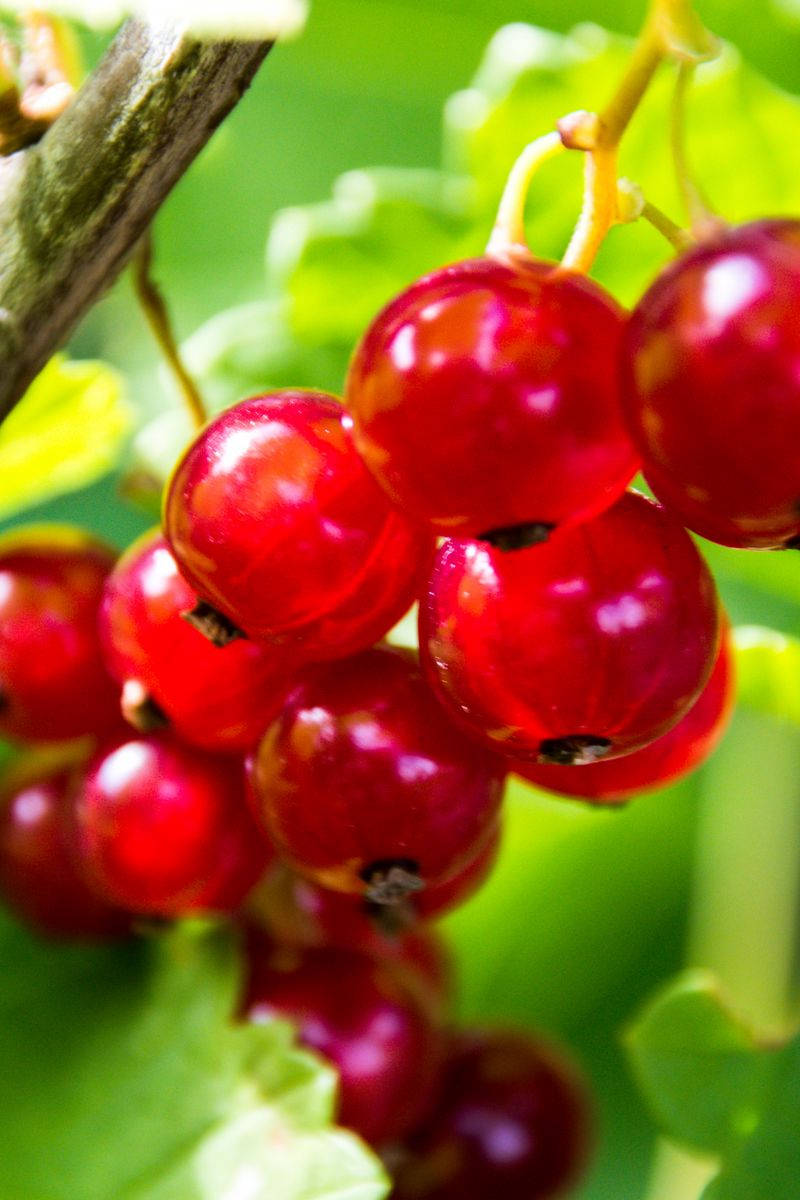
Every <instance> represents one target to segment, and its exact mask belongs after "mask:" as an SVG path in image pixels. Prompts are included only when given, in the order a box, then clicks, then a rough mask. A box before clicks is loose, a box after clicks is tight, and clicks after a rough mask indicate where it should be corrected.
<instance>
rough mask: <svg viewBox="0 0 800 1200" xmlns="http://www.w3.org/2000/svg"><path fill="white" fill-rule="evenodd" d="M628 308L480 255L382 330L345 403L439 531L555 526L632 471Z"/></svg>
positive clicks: (446, 273) (578, 280) (418, 290)
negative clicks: (626, 376) (623, 370)
mask: <svg viewBox="0 0 800 1200" xmlns="http://www.w3.org/2000/svg"><path fill="white" fill-rule="evenodd" d="M623 320H624V314H623V312H622V310H621V309H620V308H619V307H618V305H617V304H616V303H615V301H614V300H613V299H612V298H611V297H610V296H609V295H608V294H607V293H606V292H604V291H603V290H602V288H600V287H598V285H597V284H595V283H593V282H592V281H591V280H590V279H587V278H585V277H584V276H582V275H577V274H573V273H571V272H567V271H564V270H562V269H560V268H558V267H556V266H554V265H553V264H552V263H545V262H538V261H534V260H532V259H530V260H529V259H523V258H520V259H518V260H516V261H514V263H513V264H511V263H504V262H501V261H499V260H495V259H492V258H478V259H471V260H468V261H466V262H459V263H456V264H454V265H453V266H449V267H445V268H443V269H442V270H439V271H436V272H434V273H433V274H432V275H428V276H426V277H425V278H424V279H420V280H418V281H417V282H416V283H415V284H413V285H412V286H411V287H410V288H409V289H408V290H407V291H405V292H403V293H401V295H400V296H398V297H397V298H396V299H395V300H393V301H392V302H391V304H389V305H388V307H387V308H385V309H384V310H383V311H382V312H381V313H380V314H379V315H378V316H377V317H376V318H375V320H374V321H373V323H372V325H371V326H370V327H369V329H368V330H367V332H366V334H365V335H364V338H363V339H362V341H361V343H360V345H359V347H358V349H357V350H356V353H355V357H354V358H353V361H352V364H351V367H350V372H349V375H348V379H347V384H346V389H345V402H346V404H347V407H348V409H349V411H350V412H351V413H352V415H353V420H354V426H355V438H356V444H357V446H358V448H359V451H360V452H361V455H362V457H363V458H364V461H365V462H366V463H367V465H368V466H369V468H370V470H371V471H372V472H373V473H374V475H375V478H376V479H377V480H378V481H379V483H380V484H381V485H382V487H383V488H385V490H386V492H387V494H388V495H389V496H390V497H391V498H392V500H393V501H394V502H395V504H397V505H398V506H399V507H400V508H401V509H402V510H403V511H404V512H407V513H409V514H412V515H414V516H417V517H420V518H425V519H427V520H428V521H430V522H431V524H432V525H433V528H434V529H435V530H436V531H437V532H438V533H442V534H449V535H452V536H471V537H481V536H482V535H483V534H485V533H486V532H487V531H490V530H498V529H506V528H508V527H512V526H519V525H535V526H541V527H542V528H541V531H540V536H542V537H543V536H546V533H547V530H548V529H550V528H553V527H556V526H561V525H563V524H568V523H570V522H573V521H577V520H585V519H586V518H587V517H590V516H592V515H593V514H594V513H596V512H600V511H601V510H602V509H604V508H607V507H608V505H609V504H611V503H612V502H613V501H614V500H615V499H616V498H617V496H618V495H619V494H620V493H621V492H622V490H623V489H624V487H625V485H626V484H627V483H628V481H629V480H630V479H631V478H632V476H633V474H634V472H635V471H636V468H637V455H636V453H635V451H634V448H633V445H632V443H631V440H630V436H629V434H628V432H627V430H626V429H625V426H624V423H623V419H622V411H621V407H620V401H619V394H618V393H619V384H618V369H617V355H618V353H619V345H620V340H621V335H622V329H623Z"/></svg>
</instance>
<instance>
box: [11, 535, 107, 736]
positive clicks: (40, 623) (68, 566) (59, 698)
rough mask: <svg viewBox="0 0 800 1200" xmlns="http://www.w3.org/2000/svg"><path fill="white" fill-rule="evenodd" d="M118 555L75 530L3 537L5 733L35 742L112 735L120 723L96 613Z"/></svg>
mask: <svg viewBox="0 0 800 1200" xmlns="http://www.w3.org/2000/svg"><path fill="white" fill-rule="evenodd" d="M113 563H114V553H113V551H112V550H110V549H109V548H108V547H107V546H105V545H104V544H103V543H101V542H98V541H96V540H95V539H94V538H93V537H91V536H90V535H89V534H87V533H84V532H83V531H82V530H80V529H76V528H72V527H70V526H60V525H52V526H51V525H41V526H32V527H29V528H25V529H20V530H15V531H13V532H11V533H9V534H6V535H5V536H4V537H3V538H2V539H0V733H2V734H3V735H6V736H9V737H12V738H23V739H25V740H31V741H61V740H66V739H68V738H74V737H81V736H83V735H84V734H98V735H106V734H109V733H111V732H112V731H115V730H117V729H118V728H119V727H120V725H121V721H120V717H119V696H118V690H117V688H116V687H115V685H114V683H113V681H112V680H111V678H110V676H109V675H108V674H107V672H106V669H105V666H104V663H103V656H102V652H101V649H100V639H99V637H98V634H97V609H98V605H99V603H100V598H101V595H102V591H103V584H104V582H105V579H106V576H107V575H108V573H109V571H110V570H111V567H112V566H113Z"/></svg>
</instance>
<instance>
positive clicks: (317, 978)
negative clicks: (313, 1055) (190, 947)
mask: <svg viewBox="0 0 800 1200" xmlns="http://www.w3.org/2000/svg"><path fill="white" fill-rule="evenodd" d="M243 1014H244V1016H245V1017H246V1018H247V1019H248V1020H251V1021H265V1020H269V1019H270V1018H271V1017H275V1016H279V1017H288V1018H289V1019H291V1020H292V1021H294V1022H295V1024H296V1025H297V1029H298V1033H299V1036H300V1040H301V1041H302V1042H303V1043H304V1044H305V1045H307V1046H310V1047H311V1048H312V1049H313V1050H317V1051H318V1052H319V1053H320V1054H323V1055H325V1057H326V1058H328V1059H330V1061H331V1062H332V1063H333V1065H334V1066H335V1067H336V1068H337V1070H338V1072H339V1088H340V1090H339V1109H338V1120H339V1123H340V1124H342V1125H346V1126H348V1127H349V1128H350V1129H354V1130H356V1132H358V1133H360V1134H361V1136H362V1137H363V1138H365V1139H366V1140H367V1141H369V1142H371V1143H373V1144H374V1145H379V1144H381V1143H382V1142H386V1141H389V1140H390V1139H393V1138H397V1137H401V1136H402V1135H403V1134H404V1133H406V1132H407V1131H408V1129H410V1128H411V1126H412V1125H414V1123H415V1122H416V1121H417V1120H418V1119H419V1118H420V1117H421V1115H422V1113H423V1112H424V1110H425V1108H426V1107H427V1105H428V1104H429V1103H430V1100H431V1096H432V1092H433V1090H434V1087H435V1085H436V1082H437V1079H438V1072H439V1066H440V1063H441V1057H442V1048H443V1047H442V1039H441V1034H440V1032H439V1030H438V1028H437V1027H436V1025H435V1023H434V1021H433V1019H432V1016H431V1014H430V1012H429V1011H428V1009H427V1007H426V1006H425V1004H424V1003H422V1002H421V1000H420V999H419V998H418V997H417V996H416V995H415V993H414V991H413V990H411V989H409V988H407V987H406V986H404V984H403V981H402V978H401V977H400V975H399V974H398V972H397V971H396V970H394V969H393V968H391V967H390V965H388V964H381V963H379V962H376V961H375V960H374V959H372V958H369V957H368V956H366V955H361V954H356V953H353V952H351V951H346V950H308V951H305V952H298V951H295V950H289V949H286V948H281V949H277V950H276V949H274V948H270V947H269V945H268V943H267V942H266V941H265V939H263V938H256V939H255V940H254V939H251V941H250V946H249V980H248V985H247V991H246V996H245V1000H244V1004H243Z"/></svg>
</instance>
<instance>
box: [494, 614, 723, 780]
mask: <svg viewBox="0 0 800 1200" xmlns="http://www.w3.org/2000/svg"><path fill="white" fill-rule="evenodd" d="M735 693H736V679H735V675H734V662H733V648H732V646H731V642H730V636H729V634H727V633H726V634H724V635H723V639H722V642H721V644H720V650H719V654H718V656H717V661H716V664H715V666H714V670H713V671H712V672H711V678H710V679H709V681H708V683H707V684H706V686H705V687H704V688H703V690H702V692H701V693H700V696H699V698H698V699H697V700H695V702H694V704H693V705H692V707H691V708H690V709H689V711H688V712H687V713H686V715H685V716H683V717H681V719H680V721H679V722H678V724H677V725H673V727H672V729H670V731H669V733H665V734H664V735H663V737H660V738H656V740H655V741H654V742H650V744H649V745H648V746H643V747H642V749H641V750H634V752H633V753H632V754H626V755H624V756H623V757H622V758H614V759H611V761H603V760H602V759H601V760H600V761H599V762H594V763H586V764H585V765H583V766H576V767H570V766H557V765H555V764H553V763H532V762H526V763H514V762H511V763H510V764H509V765H510V767H511V769H512V770H514V771H516V772H517V774H518V775H522V776H524V778H525V779H529V780H530V782H531V783H535V784H536V786H537V787H541V788H546V789H547V790H548V791H551V792H557V793H558V794H559V795H562V796H575V797H578V798H581V799H584V800H590V801H592V802H593V803H595V804H621V803H624V802H625V801H626V800H628V799H630V797H631V796H635V795H636V793H637V792H644V791H652V789H653V788H659V787H664V786H665V785H666V784H668V783H674V782H675V781H676V780H677V779H680V778H682V776H684V775H687V774H688V773H689V772H690V771H693V770H694V769H695V768H696V767H699V766H700V765H701V764H702V763H703V762H705V760H706V759H707V758H708V756H709V755H710V754H711V752H712V751H713V750H714V748H715V747H716V745H717V743H718V742H719V740H720V738H721V737H722V735H723V733H724V732H725V729H726V726H727V724H728V720H729V719H730V715H731V712H732V711H733V705H734V701H735V699H736V694H735Z"/></svg>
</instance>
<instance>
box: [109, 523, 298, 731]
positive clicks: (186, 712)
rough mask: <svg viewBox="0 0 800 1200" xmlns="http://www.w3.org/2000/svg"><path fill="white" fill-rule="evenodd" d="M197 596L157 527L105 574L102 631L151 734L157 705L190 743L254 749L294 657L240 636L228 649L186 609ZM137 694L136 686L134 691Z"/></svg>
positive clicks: (116, 672)
mask: <svg viewBox="0 0 800 1200" xmlns="http://www.w3.org/2000/svg"><path fill="white" fill-rule="evenodd" d="M195 603H196V597H195V594H194V592H193V591H192V589H191V588H190V587H189V585H188V583H187V582H186V580H185V579H183V577H182V576H181V574H180V572H179V571H178V565H177V563H176V562H175V559H174V558H173V556H172V553H171V551H170V549H169V547H168V546H167V544H166V542H165V541H164V538H163V537H162V535H161V533H160V532H159V531H158V530H154V531H151V532H150V533H147V534H144V536H143V537H142V538H140V539H139V540H138V541H137V542H135V543H134V544H133V546H131V547H130V548H129V549H128V550H127V551H126V552H125V554H123V555H122V557H121V558H120V560H119V562H118V563H117V565H116V567H115V568H114V570H113V571H112V572H111V574H110V575H109V577H108V579H107V580H106V584H105V588H104V591H103V601H102V604H101V607H100V634H101V638H102V642H103V649H104V652H105V656H106V662H107V664H108V668H109V670H110V672H111V673H112V675H113V676H114V678H115V679H117V680H118V682H119V683H120V684H121V685H122V696H123V705H124V704H125V702H126V697H128V696H130V695H131V692H132V691H133V689H138V693H139V708H138V710H137V709H136V708H135V709H134V711H133V712H130V714H129V719H132V723H133V724H135V725H137V727H140V726H139V721H141V727H142V728H143V730H144V731H145V732H146V731H147V725H148V721H149V720H150V719H151V713H150V709H151V705H152V703H153V702H154V703H155V704H156V705H157V710H158V714H157V716H156V720H158V715H161V716H162V717H163V718H165V719H166V722H168V724H169V726H170V728H171V729H172V730H173V731H174V732H175V733H176V734H177V735H178V736H179V737H180V738H181V740H183V741H187V742H191V743H192V744H194V745H197V746H202V747H205V748H206V749H209V750H236V749H248V748H249V747H250V746H252V745H254V744H255V743H256V742H257V741H258V739H259V737H260V736H261V734H262V733H263V732H264V730H265V729H266V727H267V726H268V725H269V724H270V722H271V721H272V720H273V718H274V717H276V716H277V714H278V712H279V711H280V709H281V705H282V704H283V701H284V698H285V695H286V692H287V691H288V688H289V685H290V682H291V681H292V679H293V676H294V672H295V664H294V661H293V658H292V656H291V655H290V654H289V653H288V652H287V651H286V650H281V649H278V648H277V647H274V646H266V645H263V644H256V643H255V642H250V641H248V640H246V639H237V640H236V641H233V642H231V643H230V645H228V646H225V647H223V648H220V647H217V646H213V645H212V644H211V643H210V642H209V641H207V640H206V639H205V638H203V637H200V636H199V634H198V632H197V630H196V629H193V628H192V627H191V625H189V624H188V623H187V622H186V621H185V620H184V619H183V617H182V615H181V614H182V613H185V612H187V611H189V610H191V609H192V608H194V606H195ZM135 696H136V692H135V691H134V697H135Z"/></svg>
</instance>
